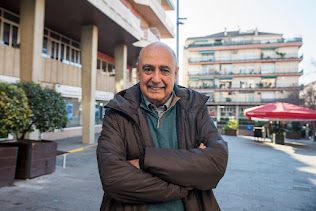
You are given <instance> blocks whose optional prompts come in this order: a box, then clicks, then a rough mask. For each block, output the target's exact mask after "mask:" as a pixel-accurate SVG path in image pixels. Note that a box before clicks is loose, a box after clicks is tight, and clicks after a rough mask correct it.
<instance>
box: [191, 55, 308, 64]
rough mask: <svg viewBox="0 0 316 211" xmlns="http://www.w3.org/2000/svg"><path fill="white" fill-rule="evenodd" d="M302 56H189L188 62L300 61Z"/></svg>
mask: <svg viewBox="0 0 316 211" xmlns="http://www.w3.org/2000/svg"><path fill="white" fill-rule="evenodd" d="M302 59H303V57H302V56H300V57H298V56H297V55H289V56H287V57H283V58H281V57H268V56H267V57H262V58H260V57H253V58H239V59H232V58H226V59H215V58H207V59H206V58H189V59H188V62H189V64H231V63H270V62H278V61H302Z"/></svg>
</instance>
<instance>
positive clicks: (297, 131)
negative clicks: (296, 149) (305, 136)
mask: <svg viewBox="0 0 316 211" xmlns="http://www.w3.org/2000/svg"><path fill="white" fill-rule="evenodd" d="M302 130H303V127H302V125H301V124H300V123H299V122H291V124H290V127H289V128H287V130H286V138H291V139H300V138H302Z"/></svg>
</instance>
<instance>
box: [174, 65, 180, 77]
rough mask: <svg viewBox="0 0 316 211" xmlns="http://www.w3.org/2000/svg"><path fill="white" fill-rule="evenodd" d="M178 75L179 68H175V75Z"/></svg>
mask: <svg viewBox="0 0 316 211" xmlns="http://www.w3.org/2000/svg"><path fill="white" fill-rule="evenodd" d="M178 74H179V66H177V67H176V71H175V75H176V76H178Z"/></svg>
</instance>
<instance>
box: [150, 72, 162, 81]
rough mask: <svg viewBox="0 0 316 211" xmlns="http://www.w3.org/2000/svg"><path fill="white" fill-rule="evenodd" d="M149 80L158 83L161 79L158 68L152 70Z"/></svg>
mask: <svg viewBox="0 0 316 211" xmlns="http://www.w3.org/2000/svg"><path fill="white" fill-rule="evenodd" d="M151 80H152V81H153V82H155V83H159V82H160V81H161V74H160V71H159V70H155V71H154V72H153V75H152V78H151Z"/></svg>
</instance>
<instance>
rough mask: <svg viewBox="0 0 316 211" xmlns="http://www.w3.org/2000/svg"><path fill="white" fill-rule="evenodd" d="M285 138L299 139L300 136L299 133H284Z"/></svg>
mask: <svg viewBox="0 0 316 211" xmlns="http://www.w3.org/2000/svg"><path fill="white" fill-rule="evenodd" d="M286 138H290V139H301V138H302V134H301V133H300V132H286Z"/></svg>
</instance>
